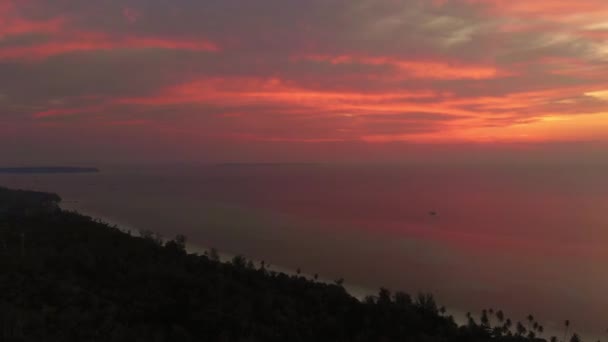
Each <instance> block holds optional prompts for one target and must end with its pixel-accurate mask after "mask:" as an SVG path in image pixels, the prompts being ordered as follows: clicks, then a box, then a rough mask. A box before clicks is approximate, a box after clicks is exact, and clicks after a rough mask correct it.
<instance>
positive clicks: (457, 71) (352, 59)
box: [293, 55, 510, 80]
mask: <svg viewBox="0 0 608 342" xmlns="http://www.w3.org/2000/svg"><path fill="white" fill-rule="evenodd" d="M293 60H296V61H297V60H310V61H316V62H326V63H331V64H334V65H337V64H364V65H373V66H387V67H391V68H393V69H395V70H397V71H398V72H399V75H398V76H399V77H405V78H407V77H412V78H425V79H438V80H461V79H473V80H482V79H491V78H499V77H505V76H509V75H510V73H509V72H507V71H504V70H499V69H498V68H497V67H494V66H487V65H468V64H465V63H446V62H435V61H419V60H400V59H396V58H392V57H359V56H347V55H342V56H327V55H312V56H304V57H295V58H293Z"/></svg>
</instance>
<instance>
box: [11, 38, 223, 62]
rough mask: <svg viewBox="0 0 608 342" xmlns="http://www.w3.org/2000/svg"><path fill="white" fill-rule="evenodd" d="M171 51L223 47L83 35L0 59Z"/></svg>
mask: <svg viewBox="0 0 608 342" xmlns="http://www.w3.org/2000/svg"><path fill="white" fill-rule="evenodd" d="M115 49H172V50H191V51H205V52H218V51H219V50H220V48H219V47H218V46H217V45H216V44H214V43H213V42H210V41H207V40H177V39H165V38H157V37H136V36H124V37H110V36H108V35H105V34H101V33H81V34H77V35H75V36H74V37H69V38H67V39H61V40H57V41H51V42H48V43H42V44H35V45H31V46H14V47H6V48H0V59H25V60H39V59H45V58H48V57H52V56H56V55H61V54H66V53H74V52H87V51H98V50H115Z"/></svg>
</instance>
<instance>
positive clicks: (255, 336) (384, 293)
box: [0, 188, 578, 342]
mask: <svg viewBox="0 0 608 342" xmlns="http://www.w3.org/2000/svg"><path fill="white" fill-rule="evenodd" d="M59 201H60V198H59V197H58V196H57V195H53V194H44V193H34V192H24V191H12V190H8V189H3V188H0V270H1V272H0V341H146V342H148V341H349V342H350V341H542V339H541V338H540V337H542V336H543V334H544V329H543V327H542V326H541V325H540V324H539V323H537V322H536V320H535V319H534V317H532V316H529V317H528V318H527V319H526V320H524V321H522V322H515V321H511V320H510V319H508V318H506V317H505V315H504V313H503V312H502V311H500V310H492V309H488V310H484V311H483V312H482V313H481V316H480V317H479V318H478V319H475V318H473V316H471V315H468V319H469V323H468V324H465V325H464V326H458V325H457V324H456V323H455V322H454V320H453V318H452V317H451V316H449V315H448V314H447V313H446V310H445V309H444V308H443V307H438V305H437V304H436V303H435V300H434V299H433V296H432V295H430V294H420V295H418V296H416V297H415V298H412V297H410V296H409V295H408V294H406V293H402V292H397V293H394V294H392V293H391V292H389V291H388V290H387V289H381V290H380V292H379V294H378V295H377V296H373V297H368V298H366V299H365V300H364V301H359V300H357V299H355V298H354V297H352V296H351V295H349V294H348V293H347V292H346V291H345V290H344V288H343V287H342V280H339V281H336V283H335V284H326V283H321V282H317V281H316V278H317V276H315V277H314V279H306V278H305V277H303V276H300V275H299V273H300V272H299V271H298V272H297V273H298V274H297V275H292V276H289V275H286V274H283V273H276V272H273V271H271V270H269V269H268V267H266V266H265V264H264V263H262V264H261V265H260V266H254V264H253V263H252V262H251V261H248V260H246V259H245V258H243V257H240V256H239V257H235V258H234V259H233V260H232V261H231V262H226V263H222V262H221V261H220V260H219V257H218V254H217V252H216V251H215V250H211V251H210V252H208V253H205V254H204V255H196V254H188V253H187V252H186V250H185V242H186V240H185V237H183V236H178V237H176V238H175V239H174V240H171V241H167V242H165V241H163V239H161V238H160V237H159V236H158V235H156V234H153V233H149V232H144V233H142V234H141V235H139V236H131V235H130V234H129V233H127V232H123V231H121V230H119V229H117V228H116V227H110V226H108V225H107V224H104V223H102V222H98V221H95V220H93V219H91V218H89V217H85V216H82V215H80V214H77V213H74V212H67V211H63V210H60V209H59V208H58V206H57V203H58V202H59ZM569 325H570V324H569V322H567V324H566V329H568V330H566V331H565V332H564V336H563V337H560V339H559V340H568V341H573V342H575V341H578V336H577V335H572V334H571V333H570V330H571V329H570V327H569ZM550 340H551V341H553V340H555V341H557V339H550Z"/></svg>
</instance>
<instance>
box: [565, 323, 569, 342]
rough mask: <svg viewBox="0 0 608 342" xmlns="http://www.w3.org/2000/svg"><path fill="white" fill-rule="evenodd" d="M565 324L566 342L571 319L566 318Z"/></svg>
mask: <svg viewBox="0 0 608 342" xmlns="http://www.w3.org/2000/svg"><path fill="white" fill-rule="evenodd" d="M564 326H565V330H564V342H566V339H567V338H568V328H570V320H568V319H567V320H565V321H564Z"/></svg>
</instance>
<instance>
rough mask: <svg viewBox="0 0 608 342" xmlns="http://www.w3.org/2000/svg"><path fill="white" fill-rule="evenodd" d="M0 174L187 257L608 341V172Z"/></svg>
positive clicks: (409, 168)
mask: <svg viewBox="0 0 608 342" xmlns="http://www.w3.org/2000/svg"><path fill="white" fill-rule="evenodd" d="M96 166H98V167H99V168H100V169H101V172H100V173H86V174H84V173H83V174H23V175H20V174H1V175H0V185H2V186H7V187H11V188H21V189H31V190H38V191H49V192H55V193H58V194H59V195H60V196H61V197H62V198H63V204H62V206H63V207H64V208H66V209H70V210H77V211H80V212H82V213H85V214H87V215H90V216H92V217H96V218H100V219H102V220H105V221H108V222H110V223H112V224H116V225H118V226H119V227H121V228H122V229H124V230H131V231H133V232H137V231H138V230H141V229H145V230H152V231H155V232H158V233H159V234H161V235H162V236H164V237H165V238H167V239H170V238H172V237H174V236H175V235H177V234H183V235H186V236H187V239H188V246H189V248H190V249H191V250H203V249H207V248H211V247H213V248H216V249H218V250H219V251H220V252H222V253H224V255H237V254H240V255H244V256H246V257H248V258H251V259H254V260H258V261H261V260H264V261H265V262H266V263H267V264H270V265H271V267H276V268H277V269H287V270H295V269H298V268H299V269H301V270H302V272H304V274H307V275H312V274H318V275H319V276H320V277H321V278H322V279H324V280H326V281H333V280H337V279H340V278H343V279H344V280H345V284H346V286H347V288H349V289H351V292H353V293H354V294H355V295H357V296H359V297H362V296H364V295H367V294H373V293H375V292H376V291H377V290H378V289H379V288H380V287H385V288H388V289H390V290H392V291H398V290H400V291H406V292H409V293H411V294H412V295H415V294H417V293H419V292H430V293H432V294H434V296H435V298H436V299H437V301H438V302H439V303H440V304H442V305H445V306H446V307H447V309H448V311H449V312H451V313H453V314H454V315H455V316H457V317H463V316H464V313H465V312H471V313H472V314H473V316H477V317H479V313H480V312H481V310H483V309H490V308H492V309H494V310H495V311H496V310H502V311H504V312H505V314H506V316H507V317H510V318H511V319H512V320H513V322H517V321H521V322H522V323H524V325H527V323H526V322H527V320H526V317H527V316H528V315H529V314H532V315H533V316H534V317H535V318H536V319H537V320H538V321H539V322H540V323H541V324H543V326H544V328H545V331H546V332H547V333H545V335H544V337H547V338H548V337H549V334H554V335H557V336H558V337H559V338H560V339H561V338H563V334H564V326H563V324H564V320H566V319H568V320H570V321H571V327H570V331H577V332H579V333H581V335H582V336H584V337H587V338H588V339H591V338H593V339H594V340H596V339H603V340H605V339H607V338H608V333H607V330H606V328H608V311H607V310H608V166H606V165H594V164H586V165H571V164H541V163H539V164H530V163H527V164H506V163H505V164H500V163H492V164H482V163H477V164H458V165H456V164H440V163H434V164H272V163H271V164H238V163H235V164H163V165H96Z"/></svg>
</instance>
